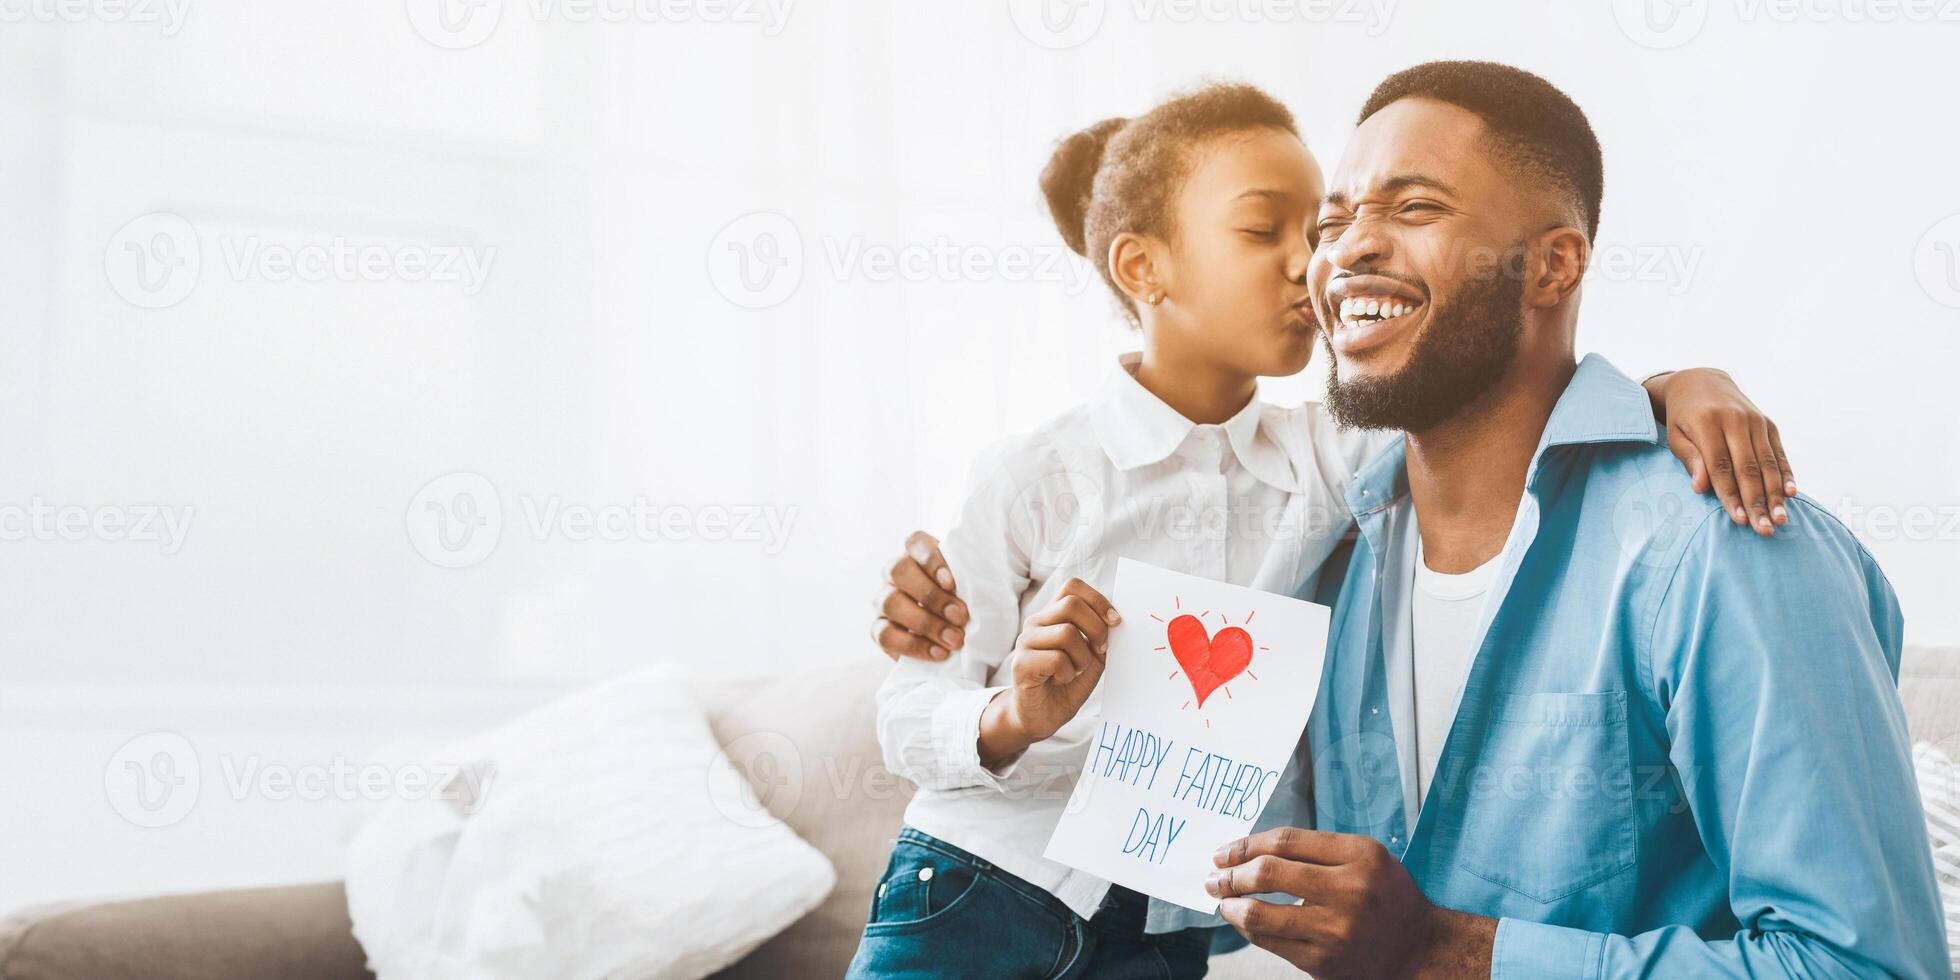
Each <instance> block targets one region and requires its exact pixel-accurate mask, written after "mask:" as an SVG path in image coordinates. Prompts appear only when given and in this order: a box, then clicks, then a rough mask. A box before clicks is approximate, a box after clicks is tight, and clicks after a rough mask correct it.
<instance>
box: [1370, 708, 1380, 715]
mask: <svg viewBox="0 0 1960 980" xmlns="http://www.w3.org/2000/svg"><path fill="white" fill-rule="evenodd" d="M1368 713H1369V714H1371V715H1378V714H1381V713H1382V709H1380V708H1369V709H1368Z"/></svg>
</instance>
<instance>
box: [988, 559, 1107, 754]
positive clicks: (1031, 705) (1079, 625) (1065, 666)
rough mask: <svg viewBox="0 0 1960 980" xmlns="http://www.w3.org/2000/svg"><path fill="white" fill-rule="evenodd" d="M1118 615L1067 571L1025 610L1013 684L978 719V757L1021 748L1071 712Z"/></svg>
mask: <svg viewBox="0 0 1960 980" xmlns="http://www.w3.org/2000/svg"><path fill="white" fill-rule="evenodd" d="M1121 621H1122V620H1121V617H1119V616H1118V615H1117V614H1116V610H1115V608H1114V607H1112V606H1111V605H1110V602H1109V600H1108V599H1107V598H1104V597H1103V594H1102V593H1100V592H1098V591H1096V590H1095V589H1094V588H1093V587H1091V586H1090V585H1089V584H1088V583H1087V582H1084V581H1082V580H1081V579H1070V580H1069V581H1068V584H1066V585H1064V586H1062V590H1061V592H1059V593H1057V594H1056V596H1055V599H1054V601H1052V602H1050V603H1049V604H1048V606H1047V607H1046V608H1044V609H1042V610H1041V611H1040V612H1038V613H1036V614H1035V615H1033V616H1031V617H1029V618H1028V621H1027V623H1026V624H1024V625H1023V626H1022V629H1021V635H1020V637H1018V638H1017V639H1016V640H1015V641H1014V655H1013V675H1012V680H1011V682H1010V685H1009V687H1008V688H1007V689H1006V690H1005V691H1002V692H1001V694H1000V695H998V696H996V697H995V698H994V700H993V703H992V704H989V705H988V706H987V713H986V716H985V717H983V718H982V720H981V726H980V727H981V739H980V742H981V751H980V755H981V759H982V760H983V761H986V762H987V763H988V764H989V765H995V764H998V763H997V762H996V760H997V759H998V760H1003V761H1004V760H1005V759H1007V758H1011V757H1012V756H1015V755H1019V754H1020V753H1021V751H1023V750H1025V749H1026V748H1027V747H1028V746H1030V745H1033V744H1034V743H1036V742H1039V741H1041V740H1043V739H1046V738H1048V737H1049V736H1051V735H1053V734H1055V732H1056V731H1057V730H1058V729H1060V728H1061V727H1062V726H1063V725H1065V724H1067V723H1068V721H1069V719H1071V718H1074V717H1075V713H1076V712H1078V711H1080V710H1082V704H1083V702H1085V701H1087V700H1089V693H1090V692H1091V691H1094V690H1095V689H1096V683H1097V682H1098V681H1100V680H1102V674H1103V664H1104V662H1105V658H1107V657H1108V655H1109V628H1110V627H1111V626H1113V625H1115V624H1116V623H1118V622H1121ZM990 729H991V730H992V732H991V734H993V735H994V736H995V738H993V739H990V738H989V737H988V736H989V734H990ZM990 742H992V743H993V744H991V745H990V744H989V743H990Z"/></svg>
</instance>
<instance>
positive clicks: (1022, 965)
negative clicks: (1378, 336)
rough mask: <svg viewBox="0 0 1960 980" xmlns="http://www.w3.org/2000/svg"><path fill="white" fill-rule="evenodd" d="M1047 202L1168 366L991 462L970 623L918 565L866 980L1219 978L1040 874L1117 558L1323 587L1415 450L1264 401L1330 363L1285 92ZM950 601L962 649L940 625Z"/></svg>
mask: <svg viewBox="0 0 1960 980" xmlns="http://www.w3.org/2000/svg"><path fill="white" fill-rule="evenodd" d="M1041 184H1042V189H1043V191H1044V193H1045V194H1046V196H1047V199H1048V204H1049V209H1050V211H1051V212H1052V214H1053V215H1054V217H1055V222H1056V225H1057V226H1058V227H1059V229H1060V231H1061V233H1062V237H1063V239H1064V240H1065V241H1067V243H1068V244H1069V246H1070V247H1071V248H1073V249H1074V250H1075V251H1077V252H1079V253H1081V254H1083V255H1084V256H1086V257H1088V258H1089V259H1090V260H1091V261H1092V262H1094V263H1095V264H1096V267H1097V270H1098V271H1099V272H1100V273H1101V275H1102V277H1103V280H1104V281H1105V282H1106V283H1108V285H1109V286H1110V288H1111V289H1112V291H1113V292H1114V293H1115V295H1116V298H1117V300H1118V301H1119V302H1120V303H1121V304H1122V306H1123V309H1124V310H1125V311H1126V312H1127V314H1128V315H1129V316H1130V318H1131V319H1132V321H1133V322H1135V323H1136V324H1137V325H1138V326H1139V327H1140V328H1141V330H1142V333H1143V351H1142V353H1141V354H1133V355H1128V356H1125V357H1123V358H1122V359H1121V360H1120V361H1119V362H1118V364H1117V365H1115V366H1114V368H1113V369H1112V371H1111V372H1110V375H1109V378H1108V381H1107V383H1106V384H1105V385H1104V387H1103V390H1102V392H1101V393H1100V394H1099V395H1098V396H1097V397H1096V398H1095V399H1094V400H1093V401H1091V402H1090V403H1088V404H1086V405H1083V406H1081V407H1078V408H1076V409H1073V410H1071V411H1069V412H1067V413H1065V414H1063V415H1061V416H1060V417H1058V418H1056V419H1054V420H1052V421H1050V422H1048V423H1046V424H1044V425H1042V426H1041V427H1039V428H1037V429H1035V430H1034V431H1033V432H1031V433H1029V434H1027V435H1025V436H1021V437H1018V438H1014V439H1010V440H1008V441H1006V442H1004V443H1002V444H1001V445H999V446H996V447H995V448H994V449H993V450H992V451H990V452H989V453H987V454H985V455H983V456H982V457H981V459H980V461H979V462H978V463H977V464H976V465H975V467H974V471H973V476H972V489H971V491H970V494H969V497H968V499H967V501H966V503H965V506H964V508H963V510H962V513H961V517H960V520H959V523H958V525H957V526H956V527H955V528H954V529H953V530H952V532H951V533H950V534H948V536H947V538H946V540H945V542H944V555H945V566H950V569H949V568H947V567H945V566H941V565H938V563H937V562H936V561H929V563H928V564H927V565H926V566H925V567H928V568H932V569H933V572H934V577H936V578H937V579H938V586H939V587H943V588H944V589H946V590H950V589H952V588H953V585H954V580H955V577H956V578H957V582H958V587H959V591H960V595H961V598H962V599H964V601H965V606H964V607H963V609H962V607H959V606H957V605H954V606H948V605H947V601H948V600H950V596H945V595H943V594H942V593H940V592H939V590H938V589H937V588H935V587H934V586H933V585H932V583H931V582H930V581H926V580H925V579H926V575H925V572H924V571H923V570H922V569H921V568H920V566H918V565H916V564H912V563H911V562H910V561H909V560H908V561H906V562H903V563H902V564H901V567H900V568H899V569H898V571H899V572H901V573H909V578H906V577H900V578H895V580H894V586H895V588H896V589H897V590H899V591H895V592H894V593H893V596H894V597H896V601H891V602H888V603H887V606H886V607H885V614H886V616H887V617H888V619H889V620H891V621H888V622H885V623H884V625H885V627H886V628H888V629H891V630H893V631H894V632H897V633H902V634H904V635H903V636H902V638H901V639H902V642H899V641H896V640H895V641H885V640H884V639H883V638H882V637H881V642H885V645H886V646H887V647H888V648H890V647H893V646H905V645H908V644H916V645H917V648H918V649H917V652H919V653H923V654H925V655H924V656H918V657H901V658H900V659H899V662H898V663H897V665H896V666H895V667H894V669H893V671H892V674H891V676H890V677H889V678H888V679H887V681H886V682H885V684H884V685H883V686H882V687H881V688H880V690H879V692H878V734H879V740H880V742H881V743H882V744H883V747H884V754H885V759H886V763H887V765H888V766H889V767H890V768H891V770H892V771H894V772H896V773H898V774H900V775H902V776H905V777H906V778H909V779H911V780H912V781H913V782H915V783H917V784H918V787H919V792H918V794H917V795H916V796H915V797H914V799H913V801H912V803H911V805H910V807H909V808H908V809H907V811H906V824H907V826H906V828H905V830H904V831H903V832H902V833H901V834H900V835H899V838H898V840H897V842H896V846H895V847H894V849H893V852H892V856H891V860H890V862H889V864H888V865H887V867H886V869H885V874H884V877H883V878H882V879H881V881H880V883H879V885H878V888H877V890H876V896H875V898H874V899H873V902H872V906H871V914H870V919H869V922H868V924H867V925H866V926H865V929H864V935H863V938H862V941H861V943H860V945H859V947H858V951H857V956H856V958H855V959H854V960H853V961H852V963H851V968H850V976H853V977H896V976H906V977H921V976H939V975H947V974H957V975H963V976H989V977H1008V976H1061V975H1064V974H1066V975H1069V976H1090V977H1127V976H1137V977H1146V976H1147V977H1162V976H1167V975H1168V976H1174V977H1197V976H1203V975H1204V972H1205V960H1206V956H1207V954H1208V952H1209V945H1210V933H1211V930H1210V929H1208V928H1195V929H1184V930H1181V931H1173V932H1165V933H1149V932H1147V931H1146V929H1145V909H1146V900H1145V898H1144V896H1142V895H1140V894H1138V893H1136V892H1134V891H1131V890H1129V889H1126V888H1122V887H1120V886H1113V885H1111V884H1110V883H1109V882H1106V881H1103V880H1101V879H1098V878H1095V877H1093V876H1090V875H1087V874H1085V873H1083V872H1080V871H1077V870H1074V869H1072V868H1069V867H1067V866H1065V865H1061V864H1057V863H1054V862H1051V861H1048V860H1046V859H1045V858H1043V857H1042V851H1043V850H1044V849H1045V847H1046V845H1047V842H1048V837H1049V835H1050V833H1051V832H1052V831H1053V830H1054V828H1055V824H1056V822H1057V820H1059V818H1060V817H1061V814H1062V811H1063V808H1064V807H1065V806H1066V804H1067V802H1068V798H1069V794H1070V792H1071V790H1072V789H1073V787H1074V783H1075V779H1076V777H1077V774H1078V773H1079V772H1080V769H1081V766H1082V764H1083V761H1084V759H1085V757H1086V754H1087V748H1088V738H1089V736H1090V734H1091V733H1092V732H1093V730H1094V726H1095V723H1096V718H1097V716H1098V714H1099V710H1098V705H1099V700H1100V698H1099V694H1098V691H1097V681H1098V680H1099V679H1100V678H1101V676H1102V670H1103V662H1104V657H1105V655H1106V652H1107V641H1108V635H1109V628H1110V626H1112V625H1114V624H1115V623H1117V622H1118V621H1119V617H1118V615H1117V612H1116V610H1115V609H1113V608H1112V607H1111V605H1110V603H1109V601H1108V600H1107V599H1106V598H1104V595H1103V593H1104V591H1106V590H1107V588H1108V586H1109V584H1110V582H1111V580H1112V578H1113V576H1114V573H1115V566H1116V559H1117V557H1119V556H1125V557H1130V558H1134V559H1137V560H1141V561H1146V562H1150V563H1153V564H1157V565H1162V566H1166V567H1170V568H1176V569H1178V570H1180V571H1184V572H1188V573H1191V574H1195V575H1203V576H1207V577H1210V578H1214V579H1218V580H1220V581H1226V582H1231V583H1234V584H1237V585H1243V586H1249V587H1252V588H1257V589H1264V590H1267V591H1272V592H1276V593H1282V594H1299V593H1302V592H1304V591H1307V590H1308V589H1310V588H1311V585H1312V580H1313V578H1314V576H1316V575H1317V574H1318V571H1319V568H1320V566H1321V563H1322V562H1323V561H1325V560H1326V558H1327V557H1328V555H1329V554H1330V553H1331V552H1332V550H1333V549H1334V547H1335V546H1336V545H1337V544H1338V543H1339V542H1340V540H1341V538H1342V536H1343V535H1344V533H1345V531H1346V529H1347V527H1348V526H1349V524H1350V515H1349V514H1348V511H1347V508H1346V505H1345V503H1344V502H1343V498H1342V492H1341V490H1342V487H1343V486H1344V485H1345V484H1346V482H1347V481H1348V479H1349V478H1350V477H1351V476H1352V474H1353V473H1354V471H1355V470H1356V469H1357V468H1358V467H1359V466H1360V465H1361V464H1362V463H1363V462H1364V461H1366V460H1367V459H1368V458H1370V457H1371V456H1372V455H1373V454H1374V453H1375V452H1376V451H1378V450H1379V449H1380V448H1381V447H1382V446H1383V444H1384V443H1385V442H1386V441H1388V440H1390V439H1393V438H1398V437H1399V434H1398V433H1361V432H1348V431H1342V430H1340V429H1338V428H1336V427H1335V426H1334V425H1333V424H1332V422H1331V421H1329V420H1328V418H1327V417H1326V416H1325V415H1324V414H1323V413H1322V412H1321V410H1320V407H1319V406H1318V405H1314V404H1308V405H1304V406H1301V407H1299V408H1296V409H1280V408H1276V407H1273V406H1269V405H1264V404H1262V403H1260V402H1259V401H1258V399H1257V397H1256V395H1257V379H1258V378H1259V377H1260V376H1262V375H1270V376H1285V375H1291V374H1294V373H1297V372H1298V371H1300V370H1301V369H1302V368H1304V367H1305V366H1306V363H1307V360H1308V357H1309V355H1310V354H1311V352H1312V349H1313V344H1314V342H1315V340H1316V332H1317V329H1318V327H1317V324H1316V321H1315V318H1314V316H1313V314H1312V312H1311V308H1310V306H1309V305H1308V297H1307V288H1306V285H1305V281H1306V273H1307V264H1308V260H1309V258H1310V257H1311V254H1312V247H1313V242H1312V241H1311V239H1310V237H1309V236H1310V235H1311V234H1312V231H1311V229H1312V226H1313V224H1314V221H1313V218H1314V214H1315V211H1316V209H1317V207H1318V205H1319V200H1320V196H1321V190H1322V179H1321V174H1320V169H1319V167H1318V166H1317V165H1316V164H1315V162H1314V159H1313V157H1312V156H1311V155H1309V154H1308V153H1307V150H1306V147H1305V146H1304V145H1303V144H1302V143H1301V141H1300V137H1299V134H1298V131H1297V130H1296V129H1295V126H1294V122H1293V118H1292V115H1291V114H1290V113H1289V112H1288V111H1287V110H1286V108H1285V107H1284V106H1282V105H1280V104H1279V103H1278V102H1277V101H1275V100H1274V99H1272V98H1271V97H1270V96H1268V95H1266V94H1265V93H1264V92H1261V91H1259V90H1258V89H1256V88H1253V87H1250V86H1246V85H1212V86H1208V87H1205V88H1202V89H1199V90H1197V91H1194V92H1191V93H1189V94H1185V95H1182V96H1179V97H1176V98H1173V99H1171V100H1170V101H1167V102H1165V103H1163V104H1162V105H1159V106H1157V107H1156V108H1154V109H1152V110H1151V111H1150V112H1148V113H1147V114H1145V115H1143V116H1141V117H1138V118H1136V119H1133V120H1123V119H1110V120H1106V121H1104V122H1101V123H1097V124H1096V125H1094V126H1092V127H1090V128H1089V129H1086V130H1084V131H1082V132H1080V133H1077V134H1075V135H1074V136H1071V137H1069V138H1068V139H1067V140H1065V141H1063V143H1062V144H1061V146H1060V147H1059V148H1058V149H1057V150H1056V151H1055V154H1054V157H1053V159H1051V160H1050V161H1049V164H1048V166H1047V169H1046V170H1044V171H1043V173H1042V177H1041ZM1704 394H1705V392H1704ZM1735 397H1736V398H1739V397H1740V396H1739V393H1738V394H1737V395H1736V396H1735ZM1704 400H1707V399H1704ZM1715 400H1716V401H1719V399H1715ZM1696 404H1697V405H1699V404H1701V403H1700V402H1697V403H1696ZM1734 404H1735V403H1734V402H1733V401H1728V402H1723V405H1724V407H1730V406H1733V405H1734ZM913 600H918V601H917V602H914V601H913ZM949 609H951V610H954V611H952V612H950V613H947V615H949V616H950V618H951V619H952V620H953V621H954V623H956V624H964V626H965V630H964V632H963V633H962V632H961V631H960V630H959V629H958V627H957V625H950V624H948V623H946V622H944V621H941V620H940V619H939V618H938V617H937V616H935V615H934V613H935V612H941V613H946V611H947V610H949ZM917 634H924V635H925V637H929V638H921V637H920V636H919V635H917Z"/></svg>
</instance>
